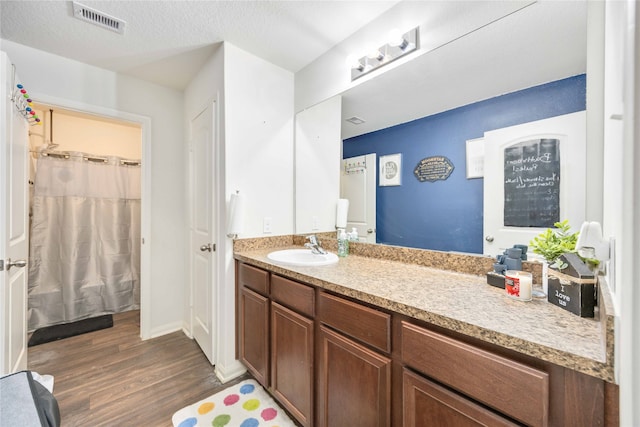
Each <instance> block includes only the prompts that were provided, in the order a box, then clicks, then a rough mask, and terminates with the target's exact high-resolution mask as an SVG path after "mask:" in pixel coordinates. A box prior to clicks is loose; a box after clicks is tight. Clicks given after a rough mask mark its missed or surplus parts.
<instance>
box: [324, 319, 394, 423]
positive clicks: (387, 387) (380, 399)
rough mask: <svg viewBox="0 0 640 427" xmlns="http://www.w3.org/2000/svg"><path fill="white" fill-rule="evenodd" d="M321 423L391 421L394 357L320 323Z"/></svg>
mask: <svg viewBox="0 0 640 427" xmlns="http://www.w3.org/2000/svg"><path fill="white" fill-rule="evenodd" d="M317 360H318V364H319V366H318V375H319V378H318V398H317V404H318V406H317V410H318V417H317V419H318V426H320V427H336V426H349V427H373V426H378V427H382V426H389V425H390V405H391V403H390V402H391V401H390V399H391V360H390V359H389V358H387V357H384V356H382V355H380V354H378V353H376V352H374V351H372V350H369V349H368V348H366V347H364V346H362V345H360V344H358V343H356V342H354V341H352V340H350V339H348V338H345V337H343V336H342V335H340V334H338V333H336V332H334V331H332V330H330V329H328V328H326V327H324V326H320V331H319V339H318V359H317Z"/></svg>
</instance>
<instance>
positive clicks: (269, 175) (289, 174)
mask: <svg viewBox="0 0 640 427" xmlns="http://www.w3.org/2000/svg"><path fill="white" fill-rule="evenodd" d="M225 97H226V98H225V99H226V100H225V132H226V142H225V172H226V189H227V197H226V200H228V199H229V197H230V195H231V193H233V192H235V191H236V190H238V191H240V193H241V194H242V195H243V196H244V207H245V215H244V218H245V224H244V233H243V234H242V235H240V237H264V236H269V235H274V236H277V235H286V234H291V233H292V232H293V116H294V114H293V74H292V73H291V72H289V71H286V70H284V69H282V68H279V67H276V66H275V65H273V64H270V63H269V62H266V61H264V60H263V59H260V58H258V57H257V56H254V55H252V54H250V53H247V52H245V51H243V50H240V49H238V48H236V47H235V46H233V45H231V44H229V43H225ZM265 217H269V218H271V229H272V231H271V232H270V233H264V232H263V221H264V218H265Z"/></svg>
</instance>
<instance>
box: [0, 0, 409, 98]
mask: <svg viewBox="0 0 640 427" xmlns="http://www.w3.org/2000/svg"><path fill="white" fill-rule="evenodd" d="M80 3H82V4H83V5H86V6H89V7H91V8H94V9H97V10H99V11H101V12H104V13H106V14H109V15H111V16H113V17H116V18H119V19H122V20H124V21H126V28H125V33H124V35H120V34H117V33H114V32H111V31H109V30H105V29H103V28H100V27H98V26H96V25H93V24H90V23H86V22H83V21H81V20H78V19H75V18H73V13H72V2H71V1H25V0H21V1H7V0H2V1H0V37H1V38H2V39H6V40H10V41H13V42H15V43H19V44H23V45H26V46H30V47H33V48H36V49H40V50H44V51H47V52H50V53H53V54H56V55H60V56H63V57H67V58H70V59H74V60H77V61H81V62H84V63H87V64H91V65H95V66H98V67H102V68H106V69H110V70H113V71H118V72H121V73H124V74H129V75H132V76H135V77H138V78H141V79H144V80H148V81H152V82H155V83H158V84H161V85H164V86H169V87H174V88H177V89H182V88H184V87H185V86H186V85H187V83H188V82H189V81H190V79H191V78H192V76H193V75H195V73H196V72H197V71H198V70H199V69H200V68H201V66H202V64H203V63H204V62H205V61H206V60H207V58H208V57H209V55H210V54H211V53H212V52H213V50H214V49H215V48H216V46H217V45H218V44H219V43H220V42H222V41H228V42H230V43H232V44H234V45H235V46H237V47H239V48H241V49H243V50H246V51H248V52H251V53H253V54H254V55H257V56H259V57H262V58H264V59H265V60H267V61H269V62H271V63H273V64H276V65H278V66H280V67H282V68H285V69H287V70H290V71H292V72H296V71H298V70H300V69H301V68H303V67H305V66H306V65H307V64H309V63H310V62H312V61H313V60H315V59H316V58H317V57H319V56H320V55H322V54H323V53H325V52H326V51H327V50H329V49H331V48H332V47H333V46H335V45H336V44H338V43H339V42H341V41H342V40H344V39H345V38H346V37H348V36H349V35H351V34H352V33H354V32H355V31H357V30H358V29H359V28H361V27H362V26H363V25H365V24H366V23H368V22H369V21H371V20H372V19H374V18H376V17H377V16H379V15H380V14H382V13H383V12H385V11H386V10H387V9H389V8H390V7H392V6H393V5H395V4H396V3H398V2H397V1H311V0H310V1H272V0H261V1H82V0H81V1H80Z"/></svg>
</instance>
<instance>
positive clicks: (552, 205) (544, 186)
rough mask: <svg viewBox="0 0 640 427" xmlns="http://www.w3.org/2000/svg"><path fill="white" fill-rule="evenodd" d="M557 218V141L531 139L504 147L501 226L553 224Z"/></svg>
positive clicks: (548, 225) (541, 225) (546, 226)
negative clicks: (502, 218)
mask: <svg viewBox="0 0 640 427" xmlns="http://www.w3.org/2000/svg"><path fill="white" fill-rule="evenodd" d="M559 221H560V140H558V139H553V138H545V139H532V140H528V141H523V142H519V143H517V144H513V145H511V146H509V147H507V148H505V149H504V225H505V226H511V227H545V228H549V227H553V224H555V223H556V222H559Z"/></svg>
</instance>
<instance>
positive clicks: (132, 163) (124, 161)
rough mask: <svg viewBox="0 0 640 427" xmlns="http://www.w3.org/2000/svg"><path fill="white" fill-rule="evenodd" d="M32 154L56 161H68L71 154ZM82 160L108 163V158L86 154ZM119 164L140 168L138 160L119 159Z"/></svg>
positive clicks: (52, 152) (56, 152)
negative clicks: (52, 158)
mask: <svg viewBox="0 0 640 427" xmlns="http://www.w3.org/2000/svg"><path fill="white" fill-rule="evenodd" d="M31 152H32V153H39V154H40V155H41V156H43V157H54V158H56V159H69V158H71V154H70V153H69V152H68V151H47V150H45V151H31ZM82 159H83V160H86V161H88V162H95V163H107V162H108V161H109V158H108V157H101V156H90V155H87V154H83V155H82ZM119 160H120V164H121V165H123V166H141V163H140V161H138V160H129V159H119Z"/></svg>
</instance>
